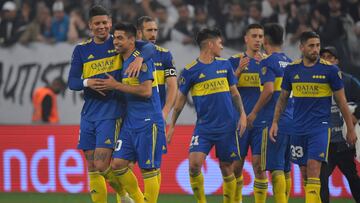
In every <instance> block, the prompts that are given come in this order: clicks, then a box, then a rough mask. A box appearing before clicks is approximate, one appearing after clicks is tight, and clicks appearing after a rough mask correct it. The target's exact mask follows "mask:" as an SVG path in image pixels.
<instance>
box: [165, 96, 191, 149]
mask: <svg viewBox="0 0 360 203" xmlns="http://www.w3.org/2000/svg"><path fill="white" fill-rule="evenodd" d="M186 99H187V97H186V95H184V94H183V93H182V92H181V91H178V95H177V96H176V101H175V106H174V110H173V113H172V117H171V121H170V126H169V129H168V132H167V133H166V140H167V142H168V143H170V141H171V138H172V136H173V134H174V127H175V124H176V121H177V119H178V118H179V116H180V114H181V111H182V110H183V108H184V106H185V104H186Z"/></svg>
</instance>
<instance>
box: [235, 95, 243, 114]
mask: <svg viewBox="0 0 360 203" xmlns="http://www.w3.org/2000/svg"><path fill="white" fill-rule="evenodd" d="M232 100H233V103H234V106H235V108H236V110H237V111H238V112H239V113H240V114H242V113H243V112H245V111H244V105H243V102H242V99H241V96H240V94H237V95H233V96H232Z"/></svg>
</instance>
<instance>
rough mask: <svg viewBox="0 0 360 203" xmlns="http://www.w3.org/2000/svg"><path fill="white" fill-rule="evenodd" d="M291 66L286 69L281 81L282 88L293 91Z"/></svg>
mask: <svg viewBox="0 0 360 203" xmlns="http://www.w3.org/2000/svg"><path fill="white" fill-rule="evenodd" d="M290 68H291V67H290V66H287V67H286V68H285V71H284V77H283V81H282V83H281V89H283V90H287V91H289V92H290V91H291V90H292V86H291V76H290V70H291V69H290Z"/></svg>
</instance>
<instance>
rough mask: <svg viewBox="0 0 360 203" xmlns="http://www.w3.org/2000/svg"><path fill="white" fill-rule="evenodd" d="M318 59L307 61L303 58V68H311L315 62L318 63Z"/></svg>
mask: <svg viewBox="0 0 360 203" xmlns="http://www.w3.org/2000/svg"><path fill="white" fill-rule="evenodd" d="M318 60H319V59H316V60H314V61H313V60H309V59H308V58H306V57H303V63H304V66H305V67H312V66H314V65H315V64H316V62H317V61H318Z"/></svg>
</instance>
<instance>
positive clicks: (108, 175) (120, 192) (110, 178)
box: [100, 167, 127, 203]
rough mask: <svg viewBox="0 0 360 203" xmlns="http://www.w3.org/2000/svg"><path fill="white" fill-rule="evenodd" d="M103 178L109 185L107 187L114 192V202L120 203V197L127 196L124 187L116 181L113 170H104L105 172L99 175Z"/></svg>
mask: <svg viewBox="0 0 360 203" xmlns="http://www.w3.org/2000/svg"><path fill="white" fill-rule="evenodd" d="M100 174H101V175H102V176H104V178H105V180H107V182H108V183H109V185H110V186H111V187H112V188H113V189H114V190H115V191H116V202H117V203H121V197H124V196H126V195H127V193H126V191H125V188H124V186H123V185H122V184H121V183H120V182H119V181H118V180H117V178H116V176H115V174H114V172H113V170H112V169H111V167H109V168H108V169H106V171H104V172H102V173H100Z"/></svg>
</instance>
